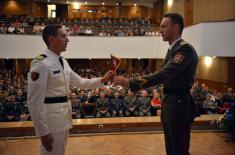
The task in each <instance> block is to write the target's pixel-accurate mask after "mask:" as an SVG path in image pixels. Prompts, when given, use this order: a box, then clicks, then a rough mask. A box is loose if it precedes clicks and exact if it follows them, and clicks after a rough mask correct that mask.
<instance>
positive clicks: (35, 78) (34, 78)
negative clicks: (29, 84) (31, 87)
mask: <svg viewBox="0 0 235 155" xmlns="http://www.w3.org/2000/svg"><path fill="white" fill-rule="evenodd" d="M39 75H40V74H39V73H38V72H31V79H32V80H33V81H36V80H37V79H38V78H39Z"/></svg>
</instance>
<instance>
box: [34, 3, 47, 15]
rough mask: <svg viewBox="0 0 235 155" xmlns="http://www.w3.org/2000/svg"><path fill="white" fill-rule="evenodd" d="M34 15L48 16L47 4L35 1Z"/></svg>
mask: <svg viewBox="0 0 235 155" xmlns="http://www.w3.org/2000/svg"><path fill="white" fill-rule="evenodd" d="M32 13H33V17H42V18H47V4H46V3H33V11H32Z"/></svg>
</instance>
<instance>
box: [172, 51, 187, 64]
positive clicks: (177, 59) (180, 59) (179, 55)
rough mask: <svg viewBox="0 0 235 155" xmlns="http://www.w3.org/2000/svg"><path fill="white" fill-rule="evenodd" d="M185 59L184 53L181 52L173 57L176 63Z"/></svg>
mask: <svg viewBox="0 0 235 155" xmlns="http://www.w3.org/2000/svg"><path fill="white" fill-rule="evenodd" d="M183 60H184V55H183V54H181V53H177V54H176V55H175V56H174V58H173V62H174V63H176V64H180V63H181V62H182V61H183Z"/></svg>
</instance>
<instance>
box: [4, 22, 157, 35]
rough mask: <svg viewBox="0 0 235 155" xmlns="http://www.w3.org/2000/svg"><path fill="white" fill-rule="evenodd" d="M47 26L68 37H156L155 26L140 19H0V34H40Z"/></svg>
mask: <svg viewBox="0 0 235 155" xmlns="http://www.w3.org/2000/svg"><path fill="white" fill-rule="evenodd" d="M48 24H61V25H63V27H64V28H65V29H66V31H67V34H68V35H82V36H156V35H159V34H158V31H157V29H158V28H157V25H156V24H154V23H153V22H151V21H150V20H149V19H141V18H133V19H127V18H116V19H113V18H98V19H63V20H60V19H59V18H52V19H49V18H26V17H15V18H6V17H0V33H2V34H39V35H40V34H41V33H42V30H43V29H44V28H45V26H46V25H48Z"/></svg>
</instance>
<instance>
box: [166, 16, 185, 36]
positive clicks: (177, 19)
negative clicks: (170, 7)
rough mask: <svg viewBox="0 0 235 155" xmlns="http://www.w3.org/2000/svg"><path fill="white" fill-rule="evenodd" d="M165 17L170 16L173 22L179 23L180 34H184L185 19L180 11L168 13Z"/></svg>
mask: <svg viewBox="0 0 235 155" xmlns="http://www.w3.org/2000/svg"><path fill="white" fill-rule="evenodd" d="M163 17H168V18H170V19H171V21H172V24H179V28H180V35H181V34H182V32H183V29H184V19H183V17H182V16H181V15H180V14H178V13H167V14H165V15H164V16H163Z"/></svg>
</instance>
